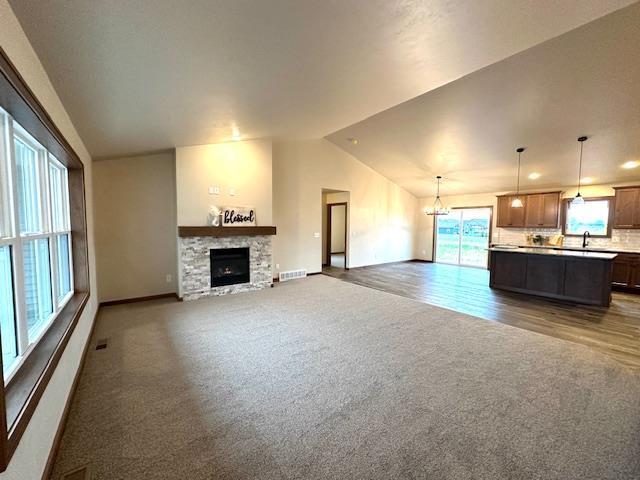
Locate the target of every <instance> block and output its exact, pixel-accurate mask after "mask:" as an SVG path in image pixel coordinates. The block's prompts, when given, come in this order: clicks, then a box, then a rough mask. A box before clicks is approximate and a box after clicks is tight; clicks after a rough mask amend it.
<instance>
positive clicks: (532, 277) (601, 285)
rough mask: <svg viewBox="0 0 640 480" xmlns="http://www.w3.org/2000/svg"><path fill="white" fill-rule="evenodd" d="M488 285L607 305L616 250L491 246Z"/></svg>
mask: <svg viewBox="0 0 640 480" xmlns="http://www.w3.org/2000/svg"><path fill="white" fill-rule="evenodd" d="M489 251H490V262H489V265H490V277H489V285H490V287H491V288H496V289H500V290H509V291H512V292H519V293H525V294H530V295H536V296H541V297H548V298H554V299H557V300H565V301H568V302H572V303H582V304H587V305H598V306H603V307H608V306H609V304H610V303H611V288H612V272H613V260H614V259H615V258H616V256H617V254H616V253H604V252H576V251H570V250H553V249H540V248H516V249H501V248H496V247H494V248H490V249H489Z"/></svg>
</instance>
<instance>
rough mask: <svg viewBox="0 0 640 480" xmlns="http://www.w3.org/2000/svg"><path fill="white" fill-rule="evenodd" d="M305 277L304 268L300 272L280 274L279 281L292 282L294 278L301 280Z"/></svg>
mask: <svg viewBox="0 0 640 480" xmlns="http://www.w3.org/2000/svg"><path fill="white" fill-rule="evenodd" d="M306 276H307V271H306V270H305V269H304V268H301V269H300V270H289V271H288V272H280V281H281V282H286V281H287V280H294V279H296V278H302V277H306Z"/></svg>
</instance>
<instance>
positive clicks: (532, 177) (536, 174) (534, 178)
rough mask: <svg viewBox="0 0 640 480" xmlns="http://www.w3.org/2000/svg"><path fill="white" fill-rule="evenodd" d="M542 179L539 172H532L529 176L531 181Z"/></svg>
mask: <svg viewBox="0 0 640 480" xmlns="http://www.w3.org/2000/svg"><path fill="white" fill-rule="evenodd" d="M539 178H540V174H539V173H538V172H531V173H530V174H529V180H537V179H539Z"/></svg>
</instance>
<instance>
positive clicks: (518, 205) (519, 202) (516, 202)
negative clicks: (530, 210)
mask: <svg viewBox="0 0 640 480" xmlns="http://www.w3.org/2000/svg"><path fill="white" fill-rule="evenodd" d="M522 207H524V205H523V204H522V200H520V197H516V198H514V199H513V201H512V202H511V208H522Z"/></svg>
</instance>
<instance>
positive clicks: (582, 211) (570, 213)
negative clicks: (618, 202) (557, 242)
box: [562, 198, 611, 237]
mask: <svg viewBox="0 0 640 480" xmlns="http://www.w3.org/2000/svg"><path fill="white" fill-rule="evenodd" d="M584 200H585V202H584V203H583V204H579V205H574V204H573V203H571V201H570V200H567V201H566V205H565V221H564V225H563V232H562V233H564V234H565V235H582V234H583V233H584V232H586V231H588V232H589V234H590V235H591V236H597V237H609V236H611V228H610V227H611V225H610V213H611V212H610V210H611V208H610V207H611V205H610V203H611V200H610V199H609V198H585V199H584Z"/></svg>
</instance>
